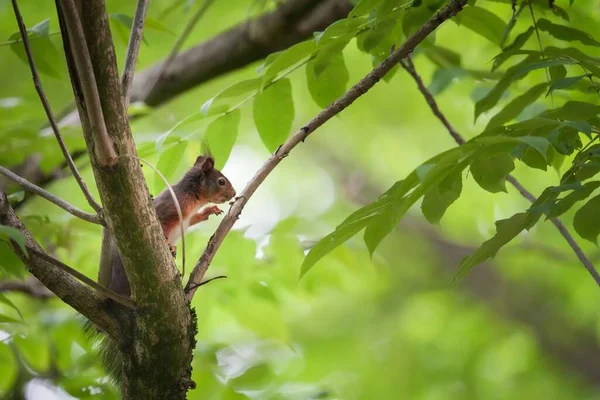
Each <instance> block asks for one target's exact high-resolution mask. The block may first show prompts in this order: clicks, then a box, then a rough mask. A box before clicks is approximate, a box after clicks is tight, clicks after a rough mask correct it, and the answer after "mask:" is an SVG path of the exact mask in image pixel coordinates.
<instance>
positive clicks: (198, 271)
mask: <svg viewBox="0 0 600 400" xmlns="http://www.w3.org/2000/svg"><path fill="white" fill-rule="evenodd" d="M466 3H467V1H466V0H453V1H451V2H450V3H449V4H448V5H447V6H446V7H444V8H443V9H442V10H441V11H439V12H438V13H436V14H435V15H434V16H433V17H431V18H430V19H429V20H428V21H427V22H426V23H425V24H424V25H423V26H422V27H421V28H420V29H419V30H418V31H417V32H416V33H415V34H414V35H413V36H411V37H410V38H408V39H407V40H406V42H404V44H402V46H400V48H398V50H396V51H395V52H394V53H392V55H390V56H389V57H388V58H386V59H385V60H384V61H383V62H382V63H381V64H379V65H378V66H377V67H376V68H375V69H373V71H371V72H370V73H369V74H368V75H367V76H365V77H364V78H363V79H361V80H360V81H359V82H358V83H357V84H356V85H354V86H353V87H352V88H351V89H350V90H348V91H347V92H346V93H345V94H344V95H343V96H342V97H340V98H339V99H338V100H336V101H335V102H334V103H333V104H331V105H330V106H329V107H327V108H326V109H324V110H323V111H321V112H320V113H319V114H318V115H317V116H316V117H315V118H313V119H312V120H311V121H310V122H309V123H308V124H306V125H305V126H304V127H303V128H302V129H300V130H299V131H298V132H296V133H295V134H294V135H292V137H291V138H290V139H288V140H287V141H286V142H285V143H284V144H283V145H281V146H280V147H279V149H277V151H276V152H275V154H273V155H272V156H271V157H270V158H269V159H268V160H267V161H266V162H265V163H264V164H263V166H262V167H261V168H260V169H259V170H258V171H257V172H256V174H255V175H254V177H253V178H252V179H251V180H250V182H248V184H247V185H246V187H245V188H244V190H243V191H242V193H241V194H240V196H239V197H238V198H237V199H236V201H235V202H234V203H233V205H232V206H231V208H230V209H229V211H228V213H227V215H226V216H225V218H223V220H222V221H221V224H220V225H219V227H218V228H217V231H216V232H215V234H214V235H213V236H212V238H211V240H210V241H209V243H208V245H207V247H206V249H205V250H204V252H203V253H202V256H201V257H200V259H199V260H198V262H197V263H196V266H195V267H194V270H193V271H192V273H191V274H190V278H189V281H188V283H187V285H186V295H187V298H188V299H189V300H191V299H192V297H193V296H194V293H195V291H196V289H195V287H196V285H197V284H198V283H199V282H200V281H201V280H202V277H203V276H204V274H205V273H206V270H207V269H208V266H209V265H210V263H211V261H212V259H213V257H214V255H215V253H216V251H217V250H218V248H219V246H220V245H221V243H222V242H223V239H225V236H226V235H227V233H228V232H229V230H230V229H231V227H232V226H233V224H234V223H235V221H236V220H237V219H238V217H239V215H240V213H241V212H242V210H243V208H244V206H245V205H246V203H247V202H248V200H249V199H250V197H251V196H252V194H254V192H255V191H256V189H257V188H258V186H260V184H261V183H262V182H263V181H264V180H265V178H266V177H267V176H268V175H269V174H270V173H271V171H273V169H274V168H275V167H276V166H277V164H279V163H280V162H281V160H283V158H284V157H286V156H287V155H288V154H289V152H290V151H291V150H292V149H293V148H294V147H296V146H297V145H298V144H299V143H300V142H303V141H304V140H305V139H306V138H307V137H308V135H310V134H311V133H312V132H314V131H315V130H316V129H317V128H318V127H320V126H321V125H323V124H324V123H325V122H327V121H329V120H330V119H331V118H333V117H334V116H336V115H337V114H339V113H340V112H342V111H343V110H344V109H345V108H346V107H348V106H349V105H350V104H352V103H353V102H354V101H355V100H356V99H357V98H359V97H360V96H362V95H363V94H365V93H366V92H367V91H369V90H370V89H371V88H372V87H373V86H374V85H375V84H376V83H377V82H379V80H380V79H381V78H383V76H385V74H387V73H388V72H389V71H390V70H391V69H392V68H393V67H394V66H395V65H396V64H398V63H399V62H400V61H401V60H402V59H404V58H405V57H406V56H408V55H409V54H410V53H411V52H412V51H413V50H414V49H415V47H416V46H417V45H418V44H419V43H421V41H422V40H423V39H425V38H426V37H427V36H428V35H429V34H431V33H432V32H433V31H434V30H435V29H436V28H437V27H439V26H440V25H441V24H442V23H443V22H444V21H446V20H447V19H449V18H451V17H452V16H454V15H456V14H457V13H458V12H459V11H460V10H462V8H463V7H464V6H465V4H466Z"/></svg>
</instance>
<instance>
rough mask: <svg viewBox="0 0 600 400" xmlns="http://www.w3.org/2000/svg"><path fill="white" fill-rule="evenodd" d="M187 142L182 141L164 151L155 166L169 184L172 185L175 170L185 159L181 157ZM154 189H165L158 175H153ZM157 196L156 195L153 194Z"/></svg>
mask: <svg viewBox="0 0 600 400" xmlns="http://www.w3.org/2000/svg"><path fill="white" fill-rule="evenodd" d="M188 143H189V142H188V141H187V140H183V141H181V142H179V143H177V144H175V145H174V146H171V147H169V148H168V149H166V150H165V151H164V152H163V153H162V154H161V155H160V157H159V159H158V163H157V164H156V168H157V169H158V170H159V171H160V173H161V174H163V176H164V177H165V178H167V180H168V181H169V183H171V184H173V177H174V174H175V172H176V171H177V168H179V165H180V164H181V162H182V161H183V160H184V159H185V158H184V157H183V155H184V154H185V149H186V148H187V146H188ZM154 187H155V188H156V189H157V190H158V189H159V188H165V182H164V181H163V180H162V178H161V177H160V175H158V174H156V173H155V176H154ZM155 195H158V193H155Z"/></svg>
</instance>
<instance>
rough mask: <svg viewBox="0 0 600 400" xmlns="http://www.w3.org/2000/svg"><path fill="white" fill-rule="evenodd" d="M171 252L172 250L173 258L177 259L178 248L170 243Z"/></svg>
mask: <svg viewBox="0 0 600 400" xmlns="http://www.w3.org/2000/svg"><path fill="white" fill-rule="evenodd" d="M169 250H171V255H172V256H173V258H175V257H177V246H175V245H172V244H171V243H169Z"/></svg>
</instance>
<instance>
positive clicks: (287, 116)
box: [253, 78, 294, 152]
mask: <svg viewBox="0 0 600 400" xmlns="http://www.w3.org/2000/svg"><path fill="white" fill-rule="evenodd" d="M253 110H254V123H255V124H256V129H258V133H259V134H260V137H261V139H262V141H263V143H264V144H265V146H266V147H267V149H268V150H269V151H270V152H274V151H275V150H276V149H277V147H278V146H279V145H281V144H282V143H283V141H284V140H285V139H286V138H287V136H288V135H289V133H290V130H291V128H292V122H293V121H294V100H293V98H292V84H291V82H290V80H289V79H287V78H284V79H280V80H278V81H277V82H276V83H275V84H274V85H272V86H270V87H268V88H266V89H265V90H264V91H263V92H262V93H260V94H259V95H258V96H256V97H255V98H254V107H253Z"/></svg>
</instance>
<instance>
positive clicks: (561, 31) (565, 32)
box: [537, 18, 600, 46]
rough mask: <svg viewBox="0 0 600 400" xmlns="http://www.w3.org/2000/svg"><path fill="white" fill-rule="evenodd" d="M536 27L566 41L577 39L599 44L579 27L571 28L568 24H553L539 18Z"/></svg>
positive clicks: (595, 44)
mask: <svg viewBox="0 0 600 400" xmlns="http://www.w3.org/2000/svg"><path fill="white" fill-rule="evenodd" d="M537 25H538V28H539V29H540V30H542V31H544V32H548V33H549V34H550V35H552V36H554V37H555V38H556V39H559V40H566V41H568V42H573V41H579V42H581V43H583V44H585V45H588V46H600V42H599V41H597V40H596V39H594V37H593V36H592V35H590V34H589V33H587V32H583V31H580V30H579V29H575V28H571V27H570V26H565V25H559V24H554V23H552V22H550V21H548V20H547V19H545V18H541V19H539V20H538V22H537Z"/></svg>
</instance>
